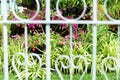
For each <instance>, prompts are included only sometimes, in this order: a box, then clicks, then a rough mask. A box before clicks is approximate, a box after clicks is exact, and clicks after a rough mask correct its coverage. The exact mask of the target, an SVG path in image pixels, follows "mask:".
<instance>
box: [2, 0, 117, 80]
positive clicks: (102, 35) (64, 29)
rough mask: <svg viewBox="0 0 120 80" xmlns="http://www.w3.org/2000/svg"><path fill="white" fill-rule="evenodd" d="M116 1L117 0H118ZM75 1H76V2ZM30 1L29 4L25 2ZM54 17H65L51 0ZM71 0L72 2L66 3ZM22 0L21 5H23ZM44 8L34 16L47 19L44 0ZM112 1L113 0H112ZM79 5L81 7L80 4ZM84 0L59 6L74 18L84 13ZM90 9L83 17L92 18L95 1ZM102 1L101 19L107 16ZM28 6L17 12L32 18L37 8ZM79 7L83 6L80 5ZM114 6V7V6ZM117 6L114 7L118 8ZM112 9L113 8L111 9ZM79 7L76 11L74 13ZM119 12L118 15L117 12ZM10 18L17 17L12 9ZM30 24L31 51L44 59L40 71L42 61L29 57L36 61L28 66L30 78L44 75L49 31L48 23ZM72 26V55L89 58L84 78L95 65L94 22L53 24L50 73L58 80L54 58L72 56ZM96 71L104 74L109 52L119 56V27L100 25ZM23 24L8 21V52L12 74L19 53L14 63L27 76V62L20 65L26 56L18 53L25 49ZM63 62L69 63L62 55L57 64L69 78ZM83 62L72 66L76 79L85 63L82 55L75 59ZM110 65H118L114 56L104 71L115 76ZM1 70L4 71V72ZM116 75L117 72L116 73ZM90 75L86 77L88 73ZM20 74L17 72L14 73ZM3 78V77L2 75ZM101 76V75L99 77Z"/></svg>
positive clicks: (77, 61) (29, 47) (68, 15)
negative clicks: (61, 15)
mask: <svg viewBox="0 0 120 80" xmlns="http://www.w3.org/2000/svg"><path fill="white" fill-rule="evenodd" d="M116 1H117V0H116ZM20 2H22V3H23V4H24V5H26V6H27V4H33V3H35V2H34V1H33V2H32V1H30V0H22V1H20ZM73 2H74V3H73ZM25 3H27V4H25ZM51 3H52V5H51V19H52V20H63V19H62V18H60V17H59V16H58V15H57V13H56V12H55V3H56V1H53V0H51ZM68 3H69V5H67V4H68ZM23 4H21V5H23ZM41 4H43V5H41V7H42V9H41V11H40V12H39V14H38V16H37V17H36V18H35V20H45V14H46V11H45V8H44V7H45V2H44V1H41ZM110 4H111V3H110ZM78 6H79V7H78ZM81 6H83V4H81V2H79V1H78V0H72V1H71V0H61V2H60V6H59V7H60V10H61V11H62V12H63V13H62V14H63V16H65V17H68V18H70V19H73V18H75V17H77V16H78V15H80V14H81V11H82V9H83V7H81ZM87 6H88V8H87V12H86V14H85V16H84V17H82V20H92V19H93V18H92V12H91V9H92V1H91V0H89V1H87ZM102 7H103V4H102V1H99V4H98V9H99V10H98V11H100V12H99V13H98V14H100V16H99V18H100V19H102V20H107V19H106V17H105V16H104V15H102V13H103V12H102V9H103V8H102ZM116 7H118V4H117V3H116ZM28 8H29V9H27V10H25V11H24V12H23V13H19V12H18V13H17V14H18V15H19V16H20V17H21V18H25V19H29V18H31V17H32V16H33V15H34V14H35V8H33V7H28ZM79 8H80V9H79ZM111 8H112V7H111ZM71 9H73V12H71ZM115 9H116V8H114V10H115ZM117 9H118V10H115V11H114V10H113V12H111V15H112V16H114V15H115V14H116V11H119V8H117ZM110 10H112V9H110ZM76 11H78V12H77V13H75V12H76ZM117 13H118V12H117ZM115 16H117V18H118V16H119V15H115ZM8 19H9V20H17V19H16V18H15V17H14V15H13V14H12V12H10V13H9V16H8ZM26 25H27V28H28V54H33V53H35V54H38V55H39V56H40V58H41V59H42V65H41V68H40V70H39V71H36V69H37V67H38V65H39V63H38V59H36V57H30V58H29V60H30V62H31V63H32V61H34V60H35V62H36V64H35V65H34V66H32V67H31V66H30V67H28V70H29V74H28V76H29V79H33V76H35V75H37V78H38V79H45V76H46V70H45V69H46V53H45V52H46V42H45V40H46V34H45V33H46V31H45V24H33V23H30V24H26ZM1 26H2V25H0V37H2V35H1V34H2V32H1V31H2V30H1V29H2V27H1ZM70 26H72V28H73V33H72V35H73V36H72V37H73V52H72V53H73V55H82V56H84V57H85V58H86V59H87V61H88V69H87V74H86V75H85V77H84V78H83V80H89V79H90V78H91V77H90V76H91V68H92V46H93V44H92V37H93V36H92V34H93V33H92V32H93V31H92V27H93V25H87V24H86V25H85V24H81V25H80V24H72V25H69V24H61V25H60V24H59V25H57V24H54V25H53V24H51V41H50V42H51V76H52V80H54V79H55V80H56V78H57V79H58V80H59V78H58V77H59V76H58V75H57V74H56V69H55V62H56V59H57V58H58V57H59V56H60V55H67V56H70V42H69V40H70ZM97 26H98V29H97V31H98V32H97V73H98V74H102V66H101V65H102V61H103V60H104V59H105V58H106V57H109V56H112V57H114V58H119V54H118V48H119V47H118V38H117V33H116V32H117V31H116V29H115V30H113V28H112V29H111V28H110V27H111V25H97ZM24 27H25V24H9V25H8V34H9V36H8V53H9V57H8V59H9V72H10V74H13V75H16V73H15V70H14V68H13V65H12V58H13V55H15V56H16V59H15V60H14V61H15V65H16V67H17V68H18V71H19V72H20V75H21V76H22V78H23V79H25V75H24V74H25V65H22V66H21V65H19V63H18V62H17V60H18V59H19V61H21V62H22V61H25V59H24V58H23V57H22V56H21V55H17V53H19V52H22V53H24V52H25V41H24ZM2 44H3V43H0V71H1V72H2V73H3V46H2ZM61 62H64V64H65V65H68V64H69V61H68V60H67V59H61V60H60V62H59V63H58V64H57V66H58V68H59V69H60V72H61V73H62V74H63V76H65V79H66V80H67V79H68V77H69V76H68V75H69V73H70V71H69V69H64V68H63V67H62V64H61ZM80 63H81V66H79V68H78V69H73V74H74V75H75V77H76V78H75V80H76V79H78V76H79V75H78V74H82V73H83V72H84V69H85V63H84V61H82V60H81V59H75V61H74V64H75V65H79V64H80ZM108 65H111V66H112V68H114V67H115V66H116V64H115V62H114V61H112V60H109V61H108V62H106V63H105V65H104V68H105V71H106V72H107V73H108V75H109V76H110V80H113V79H114V78H115V76H114V77H113V78H112V76H111V75H113V74H114V71H111V70H110V68H109V67H108ZM2 73H1V75H2ZM114 75H115V74H114ZM86 76H87V77H86ZM97 76H98V77H100V80H101V78H102V79H104V76H103V75H100V76H99V75H97ZM15 77H17V76H15ZM1 79H2V78H1ZM98 80H99V79H98Z"/></svg>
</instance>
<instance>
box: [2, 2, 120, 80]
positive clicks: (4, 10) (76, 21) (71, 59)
mask: <svg viewBox="0 0 120 80" xmlns="http://www.w3.org/2000/svg"><path fill="white" fill-rule="evenodd" d="M10 1H13V2H10V3H11V4H10V5H11V6H12V12H13V14H14V16H15V17H16V18H17V19H18V21H13V20H7V0H2V1H1V3H2V16H3V20H1V21H0V23H2V24H3V40H4V80H8V79H9V76H8V48H7V46H8V35H7V24H12V23H15V24H18V23H25V29H24V30H25V53H22V52H18V53H16V54H15V55H21V56H22V57H23V58H24V59H25V61H24V62H23V63H22V62H20V60H19V61H18V62H19V64H20V65H25V66H26V68H25V70H26V74H25V76H26V80H28V77H29V76H28V71H29V69H28V67H29V66H32V65H34V64H35V62H33V64H30V62H29V60H28V58H29V57H31V56H35V57H37V58H38V60H39V65H40V66H39V68H38V70H37V72H38V71H39V70H40V67H41V65H42V60H41V58H40V57H39V56H38V55H36V54H32V55H31V54H28V38H27V24H28V23H41V24H46V79H47V80H51V76H50V74H51V71H50V69H51V67H50V66H51V65H50V56H51V53H50V51H51V45H50V24H63V23H66V24H69V25H70V56H67V55H61V56H59V57H58V58H57V59H56V61H55V69H56V71H57V73H58V75H59V77H60V79H61V80H64V78H63V76H62V73H61V72H60V70H59V68H58V65H57V64H58V63H59V60H61V59H63V58H65V59H66V60H68V62H69V64H68V65H67V66H66V65H65V64H64V62H62V63H61V64H62V66H61V67H63V68H64V69H70V80H73V73H72V69H78V68H79V66H80V64H81V63H80V64H79V65H78V66H76V65H75V64H74V60H75V59H76V58H77V59H78V58H79V59H82V60H83V61H84V64H85V70H84V72H83V74H82V75H81V76H80V78H79V80H82V79H83V76H84V75H85V73H86V72H87V67H88V62H87V60H86V58H85V57H83V56H82V55H77V56H75V55H73V52H72V49H73V46H72V43H73V42H72V27H73V26H72V24H93V54H92V55H93V56H92V58H93V61H92V80H96V55H97V54H96V53H97V24H117V25H120V20H115V19H113V18H112V17H110V16H109V15H108V13H107V9H106V6H107V0H105V1H104V12H105V14H106V16H107V17H108V18H109V19H110V20H111V21H98V20H97V0H93V20H79V19H81V18H82V17H83V16H84V14H85V12H86V9H87V5H86V1H85V0H82V1H83V4H84V9H83V12H82V14H81V15H79V16H78V18H75V19H67V18H65V17H64V16H62V14H61V12H60V10H59V3H60V1H61V0H57V4H56V11H57V13H58V15H59V16H60V17H61V18H62V19H64V20H65V21H63V20H61V21H60V20H58V21H57V20H55V21H54V20H51V19H50V0H46V10H45V11H46V20H34V18H35V17H36V16H37V15H38V13H39V11H40V4H39V1H38V0H35V1H36V4H37V10H36V13H35V15H34V16H33V17H32V18H30V19H22V18H20V17H19V16H18V15H17V14H16V13H15V9H14V4H15V2H16V0H10ZM119 32H120V27H119V28H118V39H119V41H120V35H119ZM15 55H13V58H12V65H13V68H14V69H15V72H16V74H17V76H18V78H19V79H20V80H22V77H21V75H20V72H19V71H18V70H17V67H16V65H15ZM109 59H112V60H113V61H114V62H116V66H115V68H111V67H110V66H108V68H109V69H111V70H117V68H118V66H119V65H118V64H119V63H118V61H117V59H114V58H112V57H107V58H105V59H104V60H103V62H102V67H103V68H102V71H103V74H104V76H105V78H106V80H108V77H107V75H106V73H105V70H104V64H105V63H106V62H107V60H109ZM116 78H117V80H118V77H116ZM35 79H36V75H35V78H33V80H35Z"/></svg>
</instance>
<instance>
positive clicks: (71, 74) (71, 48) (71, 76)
mask: <svg viewBox="0 0 120 80" xmlns="http://www.w3.org/2000/svg"><path fill="white" fill-rule="evenodd" d="M72 50H73V47H72V25H70V80H72V79H73V73H72V71H73V67H72V64H73V63H72V56H73V54H72Z"/></svg>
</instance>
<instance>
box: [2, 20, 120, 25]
mask: <svg viewBox="0 0 120 80" xmlns="http://www.w3.org/2000/svg"><path fill="white" fill-rule="evenodd" d="M0 23H3V24H19V23H22V24H28V23H41V24H115V25H120V21H90V20H89V21H88V20H81V21H62V20H59V21H46V20H32V21H11V20H7V21H0Z"/></svg>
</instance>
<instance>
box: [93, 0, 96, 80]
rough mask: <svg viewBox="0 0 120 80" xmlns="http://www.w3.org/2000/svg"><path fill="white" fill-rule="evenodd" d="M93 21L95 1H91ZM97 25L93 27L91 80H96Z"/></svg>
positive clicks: (94, 18)
mask: <svg viewBox="0 0 120 80" xmlns="http://www.w3.org/2000/svg"><path fill="white" fill-rule="evenodd" d="M93 21H97V0H93ZM96 52H97V25H95V24H94V25H93V53H92V80H96Z"/></svg>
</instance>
